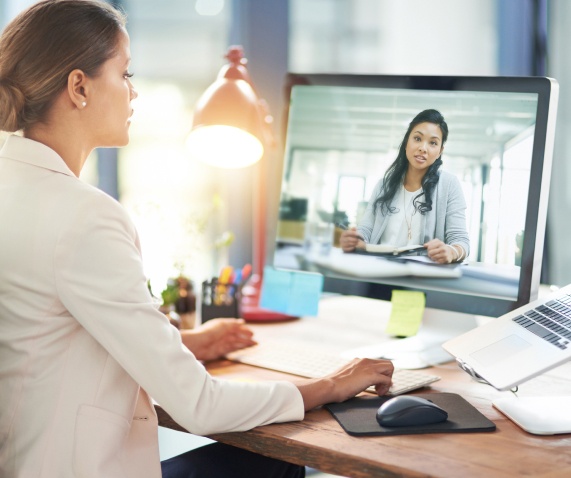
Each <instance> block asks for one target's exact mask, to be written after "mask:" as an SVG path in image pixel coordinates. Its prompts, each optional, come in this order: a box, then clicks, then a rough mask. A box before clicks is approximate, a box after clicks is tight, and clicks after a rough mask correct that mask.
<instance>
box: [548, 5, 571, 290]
mask: <svg viewBox="0 0 571 478" xmlns="http://www.w3.org/2000/svg"><path fill="white" fill-rule="evenodd" d="M548 7H549V10H548V18H549V30H548V31H549V36H548V51H549V55H548V62H547V74H548V75H549V76H552V77H553V78H555V79H557V81H558V82H559V85H560V92H559V110H558V115H557V130H556V134H555V150H554V153H553V156H554V157H553V173H552V175H551V194H550V198H549V210H548V216H547V221H548V230H549V236H548V247H549V255H550V257H549V271H550V277H549V280H550V283H552V284H556V285H559V286H563V285H566V284H569V283H571V250H570V249H569V243H570V238H571V220H569V218H570V217H571V159H570V157H571V138H570V136H569V133H568V132H569V131H570V129H571V56H570V55H569V21H571V2H569V1H568V0H551V1H550V2H549V3H548Z"/></svg>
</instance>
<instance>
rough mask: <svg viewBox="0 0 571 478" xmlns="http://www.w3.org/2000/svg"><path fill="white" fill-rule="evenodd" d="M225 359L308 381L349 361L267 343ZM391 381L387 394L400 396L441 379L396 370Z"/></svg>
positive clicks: (292, 345)
mask: <svg viewBox="0 0 571 478" xmlns="http://www.w3.org/2000/svg"><path fill="white" fill-rule="evenodd" d="M226 358H227V359H229V360H232V361H234V362H240V363H244V364H247V365H252V366H255V367H260V368H266V369H270V370H275V371H278V372H284V373H289V374H292V375H299V376H300V377H307V378H318V377H323V376H325V375H327V374H329V373H331V372H333V371H335V370H337V369H338V368H340V367H342V366H343V365H345V364H346V363H347V362H349V359H347V358H343V357H341V356H339V355H335V354H333V353H327V352H324V351H322V350H317V349H316V348H314V347H308V346H307V345H302V344H298V343H292V342H272V343H267V342H266V343H264V344H259V345H255V346H254V347H248V348H246V349H241V350H237V351H235V352H232V353H229V354H228V355H226ZM392 380H393V385H392V386H391V388H390V390H389V393H388V394H389V395H400V394H403V393H406V392H410V391H412V390H416V389H419V388H422V387H426V386H427V385H430V384H431V383H433V382H436V381H437V380H440V377H438V376H436V375H432V374H428V373H425V372H419V371H417V370H404V369H395V371H394V373H393V379H392ZM367 391H368V392H373V393H376V392H375V387H369V388H368V389H367Z"/></svg>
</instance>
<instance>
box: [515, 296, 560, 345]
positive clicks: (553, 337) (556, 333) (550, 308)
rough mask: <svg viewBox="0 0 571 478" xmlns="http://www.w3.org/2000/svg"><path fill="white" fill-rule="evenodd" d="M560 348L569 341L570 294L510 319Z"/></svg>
mask: <svg viewBox="0 0 571 478" xmlns="http://www.w3.org/2000/svg"><path fill="white" fill-rule="evenodd" d="M512 320H513V321H514V322H515V323H516V324H519V325H521V326H522V327H525V328H526V329H527V330H529V331H530V332H532V333H534V334H535V335H537V336H538V337H541V338H542V339H544V340H546V341H547V342H549V343H551V344H553V345H555V346H556V347H557V348H560V349H561V350H565V349H566V348H567V347H569V344H570V342H571V295H568V294H567V295H564V296H562V297H558V298H557V299H554V300H550V301H549V302H546V303H545V304H541V305H539V306H537V307H536V308H535V309H532V310H528V311H527V312H525V313H523V314H522V315H518V316H517V317H514V318H513V319H512Z"/></svg>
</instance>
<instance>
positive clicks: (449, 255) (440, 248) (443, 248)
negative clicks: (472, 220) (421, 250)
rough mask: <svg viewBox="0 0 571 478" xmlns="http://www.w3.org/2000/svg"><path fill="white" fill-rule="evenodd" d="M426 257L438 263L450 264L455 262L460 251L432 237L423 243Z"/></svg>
mask: <svg viewBox="0 0 571 478" xmlns="http://www.w3.org/2000/svg"><path fill="white" fill-rule="evenodd" d="M424 247H426V252H427V254H428V257H430V258H431V259H432V260H433V261H434V262H438V263H439V264H450V263H452V262H456V261H457V260H458V258H459V257H460V252H459V251H458V249H456V247H459V246H456V247H454V246H450V245H448V244H445V243H444V242H442V241H441V240H440V239H432V240H431V241H428V242H427V243H426V244H424Z"/></svg>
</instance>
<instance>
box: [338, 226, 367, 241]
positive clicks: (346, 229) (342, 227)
mask: <svg viewBox="0 0 571 478" xmlns="http://www.w3.org/2000/svg"><path fill="white" fill-rule="evenodd" d="M335 226H337V227H338V228H339V229H343V230H344V231H348V230H349V228H348V227H347V226H346V225H345V224H341V223H340V222H336V223H335ZM355 232H356V233H357V237H358V238H359V239H361V240H362V241H363V242H365V239H364V238H363V236H361V234H359V233H358V232H357V231H355Z"/></svg>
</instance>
